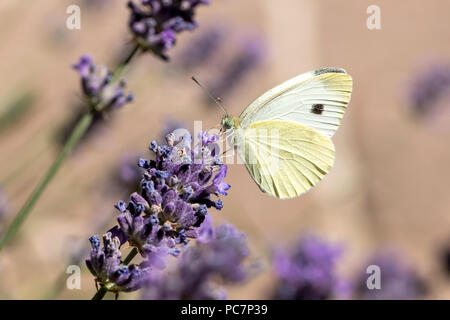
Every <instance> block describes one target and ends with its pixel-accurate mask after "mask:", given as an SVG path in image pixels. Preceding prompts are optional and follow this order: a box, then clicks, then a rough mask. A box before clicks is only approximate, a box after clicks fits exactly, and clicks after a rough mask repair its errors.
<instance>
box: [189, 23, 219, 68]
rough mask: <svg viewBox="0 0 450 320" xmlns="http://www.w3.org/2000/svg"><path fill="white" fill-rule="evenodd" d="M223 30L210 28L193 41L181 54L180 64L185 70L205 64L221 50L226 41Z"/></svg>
mask: <svg viewBox="0 0 450 320" xmlns="http://www.w3.org/2000/svg"><path fill="white" fill-rule="evenodd" d="M224 36H225V30H224V29H223V28H218V27H216V28H214V27H212V28H210V29H208V30H207V31H206V32H204V33H203V34H201V35H200V36H198V37H197V38H195V39H193V41H191V42H190V43H189V44H188V46H187V48H186V49H185V50H184V51H183V53H182V54H180V64H181V67H182V68H183V69H185V70H191V69H194V68H197V67H199V66H200V65H203V64H205V63H206V62H207V61H208V59H210V58H211V57H212V56H213V54H214V53H215V52H216V51H217V50H218V49H219V47H220V45H221V44H222V43H223V41H224Z"/></svg>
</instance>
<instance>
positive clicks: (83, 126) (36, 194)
mask: <svg viewBox="0 0 450 320" xmlns="http://www.w3.org/2000/svg"><path fill="white" fill-rule="evenodd" d="M92 118H93V114H92V113H91V112H89V113H87V114H85V115H84V116H83V117H82V118H81V119H80V121H79V122H78V124H77V126H76V127H75V129H74V131H73V132H72V135H71V136H70V138H69V139H68V140H67V142H66V144H65V145H64V147H63V149H62V150H61V152H60V154H59V155H58V157H57V158H56V160H55V161H54V162H53V164H52V166H51V167H50V169H48V171H47V173H46V175H45V177H44V179H43V180H42V181H41V182H40V183H39V185H38V186H37V187H36V188H35V189H34V191H33V193H32V194H31V195H30V197H29V198H28V200H27V202H25V204H24V206H23V207H22V209H21V210H20V211H19V212H18V213H17V215H16V216H15V218H14V220H13V221H12V223H11V225H10V226H9V227H8V228H7V229H6V232H5V234H4V236H3V237H2V239H1V240H0V250H1V249H2V248H3V247H4V246H5V245H6V244H7V243H8V241H10V240H11V238H12V237H13V236H14V235H15V234H16V233H17V231H18V230H19V228H20V226H21V225H22V223H23V222H24V221H25V219H26V218H27V216H28V215H29V214H30V211H31V209H33V207H34V205H35V204H36V202H37V201H38V200H39V198H40V197H41V195H42V193H43V192H44V190H45V188H46V187H47V185H48V184H49V183H50V181H51V180H52V179H53V178H54V176H55V175H56V173H57V172H58V170H59V169H60V168H61V165H62V163H63V162H64V160H65V159H66V157H67V156H68V155H69V153H70V152H71V151H72V150H73V149H74V148H75V146H76V145H77V143H78V141H80V139H81V138H82V137H83V135H84V134H85V132H86V130H87V129H88V128H89V126H90V125H91V123H92Z"/></svg>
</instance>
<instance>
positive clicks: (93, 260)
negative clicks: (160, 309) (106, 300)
mask: <svg viewBox="0 0 450 320" xmlns="http://www.w3.org/2000/svg"><path fill="white" fill-rule="evenodd" d="M89 240H90V242H91V246H92V250H91V253H90V257H89V258H88V259H86V265H87V267H88V269H89V271H90V272H91V273H92V274H93V275H94V276H95V281H96V283H98V284H100V286H102V287H106V288H107V289H108V290H109V291H112V292H119V291H124V292H130V291H135V290H137V289H139V288H140V285H141V279H142V277H143V275H145V273H146V272H147V271H148V270H146V269H141V268H140V267H139V266H137V265H134V264H133V265H130V266H124V265H122V264H121V263H122V261H121V259H120V257H121V253H120V251H119V246H120V240H119V239H118V238H117V237H114V238H113V237H112V234H111V233H110V232H108V233H107V234H106V235H104V236H103V248H102V247H101V245H100V239H99V237H98V236H92V237H90V238H89Z"/></svg>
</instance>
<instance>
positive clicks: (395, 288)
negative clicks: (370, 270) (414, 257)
mask: <svg viewBox="0 0 450 320" xmlns="http://www.w3.org/2000/svg"><path fill="white" fill-rule="evenodd" d="M370 265H376V266H378V267H379V268H380V271H381V289H375V290H369V289H368V288H367V277H368V274H367V272H366V268H367V266H370ZM362 269H363V270H361V272H360V273H359V274H358V278H357V279H356V288H355V298H357V299H365V300H410V299H420V298H422V297H423V295H424V294H425V293H426V291H427V288H426V285H425V283H424V281H423V280H422V279H421V278H420V277H419V276H418V275H417V273H416V272H415V271H414V270H412V269H411V268H410V267H409V266H408V265H407V264H406V262H405V260H402V259H401V258H399V255H398V254H395V253H394V252H387V251H386V252H381V253H377V254H375V255H374V256H372V257H371V258H370V260H369V261H368V262H367V263H366V264H365V265H364V267H363V268H362Z"/></svg>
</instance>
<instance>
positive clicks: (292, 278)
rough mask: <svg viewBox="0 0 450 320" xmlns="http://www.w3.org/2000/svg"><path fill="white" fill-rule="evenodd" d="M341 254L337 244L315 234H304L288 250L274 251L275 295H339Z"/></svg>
mask: <svg viewBox="0 0 450 320" xmlns="http://www.w3.org/2000/svg"><path fill="white" fill-rule="evenodd" d="M340 255H341V249H340V248H337V247H333V246H330V245H328V244H327V243H325V242H323V241H322V240H320V239H319V238H316V237H314V236H303V237H302V238H300V239H299V240H298V241H297V242H296V244H295V245H294V246H293V248H292V249H291V250H289V251H286V250H278V251H276V252H275V255H274V261H273V264H274V267H275V272H276V274H277V276H278V284H277V287H276V290H275V295H274V298H275V299H283V300H323V299H329V298H336V297H339V294H340V293H341V292H340V290H341V289H343V288H344V286H342V284H343V282H341V281H340V280H339V278H338V276H337V274H336V264H337V261H338V258H339V257H340Z"/></svg>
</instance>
